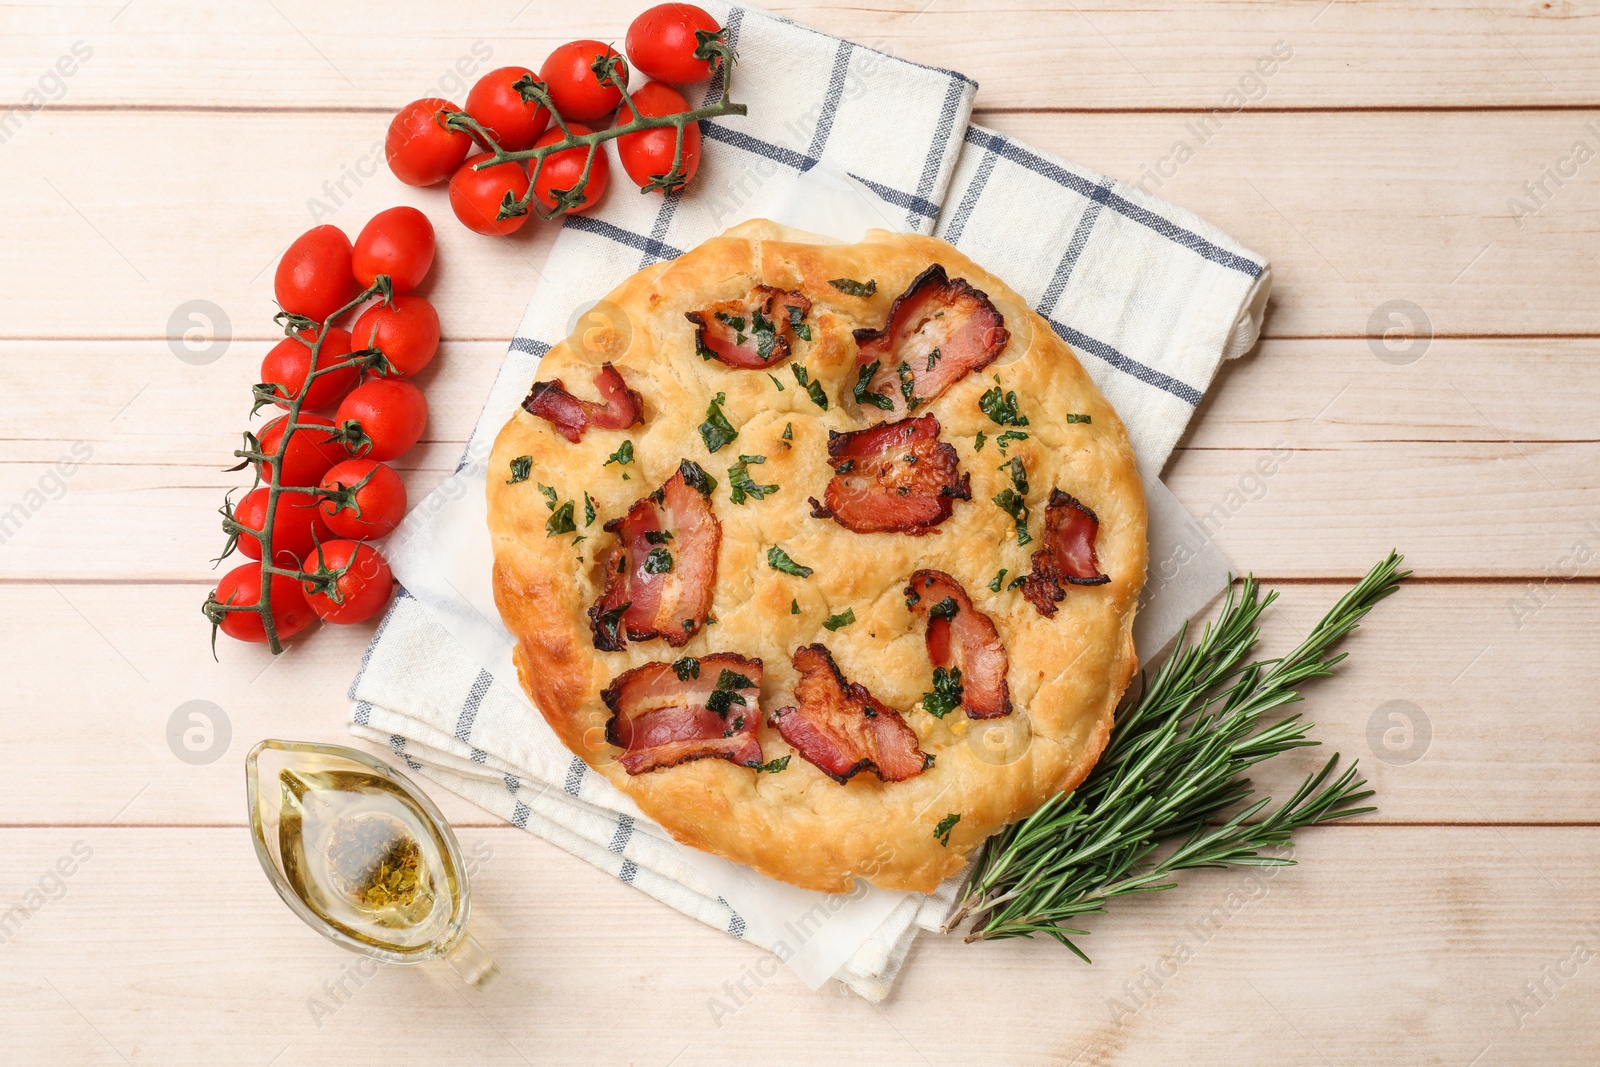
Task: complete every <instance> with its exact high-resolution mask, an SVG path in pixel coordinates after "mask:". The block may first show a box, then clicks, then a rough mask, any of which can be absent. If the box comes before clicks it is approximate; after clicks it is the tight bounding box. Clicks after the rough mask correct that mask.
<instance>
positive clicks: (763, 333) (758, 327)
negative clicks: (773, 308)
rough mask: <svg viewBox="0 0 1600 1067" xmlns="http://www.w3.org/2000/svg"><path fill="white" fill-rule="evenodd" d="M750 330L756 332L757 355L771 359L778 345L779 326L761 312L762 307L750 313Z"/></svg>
mask: <svg viewBox="0 0 1600 1067" xmlns="http://www.w3.org/2000/svg"><path fill="white" fill-rule="evenodd" d="M750 332H751V333H753V334H755V338H756V355H758V356H760V357H761V358H762V359H764V360H767V359H771V358H772V353H773V352H774V351H776V350H777V347H778V327H777V326H776V325H774V324H773V321H772V320H771V319H769V318H767V317H766V316H765V315H763V314H761V309H760V308H756V309H755V311H753V312H751V314H750Z"/></svg>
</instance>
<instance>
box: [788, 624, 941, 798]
mask: <svg viewBox="0 0 1600 1067" xmlns="http://www.w3.org/2000/svg"><path fill="white" fill-rule="evenodd" d="M792 662H793V663H794V667H795V670H797V671H799V672H800V681H799V682H798V683H796V685H795V687H794V698H795V705H794V706H793V707H787V708H780V709H778V711H777V712H775V713H774V714H773V716H772V718H771V719H770V720H768V721H769V723H770V724H771V725H773V726H776V727H777V728H778V733H779V734H781V735H782V737H783V739H784V740H785V741H787V742H789V744H791V745H793V746H794V748H795V750H796V751H798V752H799V753H800V755H801V756H803V757H804V758H805V759H806V760H807V761H808V762H810V763H812V764H814V765H816V767H817V768H818V769H820V770H821V771H822V772H823V773H824V774H826V775H828V776H829V777H830V778H832V779H833V780H834V781H836V782H840V783H844V782H848V781H849V780H850V779H851V778H853V777H854V776H855V775H856V774H857V773H858V772H860V771H862V770H866V769H870V770H871V771H872V772H873V773H874V774H876V775H877V776H878V777H879V778H880V779H882V780H883V781H885V782H903V781H905V780H906V779H907V778H914V777H916V776H917V775H919V774H921V773H922V772H923V771H924V770H926V769H927V768H928V767H929V766H930V765H931V764H932V763H933V757H931V756H927V755H924V754H923V752H922V749H921V748H919V747H918V745H917V735H916V733H915V732H913V731H912V729H911V727H909V726H907V725H906V721H905V719H903V718H901V717H900V713H899V712H898V711H895V710H894V709H893V708H891V707H889V706H887V705H886V704H884V703H882V702H881V701H879V700H877V699H876V698H874V697H873V695H872V694H871V693H869V692H868V691H867V688H866V686H864V685H861V684H860V683H859V682H857V683H850V682H846V681H845V679H844V675H842V674H840V673H839V668H838V667H837V666H836V665H835V664H834V662H833V656H832V654H830V653H829V652H828V648H827V646H826V645H821V644H815V645H805V646H803V647H801V648H799V649H796V650H795V653H794V658H793V660H792Z"/></svg>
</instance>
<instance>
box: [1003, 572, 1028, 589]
mask: <svg viewBox="0 0 1600 1067" xmlns="http://www.w3.org/2000/svg"><path fill="white" fill-rule="evenodd" d="M1027 580H1028V576H1027V575H1026V574H1019V575H1017V576H1016V577H1015V578H1013V579H1011V581H1010V582H1008V583H1006V588H1007V589H1016V588H1017V587H1019V586H1020V585H1022V583H1023V582H1025V581H1027Z"/></svg>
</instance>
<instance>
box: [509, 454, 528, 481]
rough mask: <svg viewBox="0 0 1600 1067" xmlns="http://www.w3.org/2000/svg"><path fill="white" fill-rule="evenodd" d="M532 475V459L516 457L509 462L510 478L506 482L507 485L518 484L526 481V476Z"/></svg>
mask: <svg viewBox="0 0 1600 1067" xmlns="http://www.w3.org/2000/svg"><path fill="white" fill-rule="evenodd" d="M532 473H533V457H532V456H518V457H517V458H516V459H514V460H512V461H511V477H510V478H509V479H507V480H506V484H507V485H516V484H517V483H518V482H525V481H527V480H528V475H530V474H532Z"/></svg>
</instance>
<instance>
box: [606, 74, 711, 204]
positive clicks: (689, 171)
mask: <svg viewBox="0 0 1600 1067" xmlns="http://www.w3.org/2000/svg"><path fill="white" fill-rule="evenodd" d="M632 95H633V103H634V106H635V107H637V108H638V109H639V114H641V115H645V116H647V117H649V118H660V117H662V116H663V115H676V114H678V113H679V112H682V111H688V110H689V101H687V100H685V99H684V98H683V94H682V93H680V92H678V90H676V89H674V88H673V87H672V86H670V85H666V84H663V83H662V82H645V83H644V84H643V85H641V86H639V88H637V89H635V90H634V91H633V94H632ZM632 121H633V111H632V109H630V108H629V107H628V106H627V105H626V104H624V105H623V107H622V110H621V111H620V112H618V113H617V125H619V126H620V125H622V124H623V123H625V122H632ZM677 145H678V131H677V130H674V129H673V128H672V127H671V126H663V127H662V128H661V129H658V130H640V131H639V132H638V133H625V134H623V135H622V136H621V137H618V138H617V155H619V156H620V157H622V169H623V170H625V171H627V172H628V177H630V178H632V179H633V184H635V185H637V186H638V187H639V188H641V189H643V188H645V187H646V186H648V185H649V184H650V183H651V182H652V181H653V180H654V179H656V178H657V177H662V176H665V175H667V174H669V173H671V171H672V162H673V159H674V158H675V153H676V152H677ZM682 165H683V181H682V182H681V183H679V184H688V183H689V182H690V181H692V180H693V179H694V175H695V172H696V171H698V170H699V169H700V124H699V123H698V122H691V123H689V124H687V125H686V126H684V128H683V159H682Z"/></svg>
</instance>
